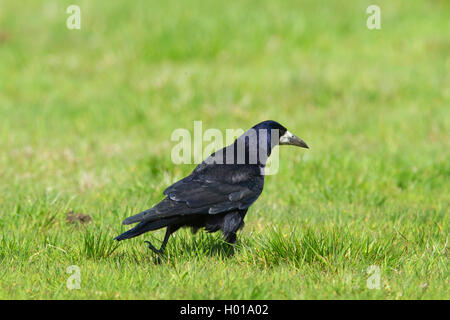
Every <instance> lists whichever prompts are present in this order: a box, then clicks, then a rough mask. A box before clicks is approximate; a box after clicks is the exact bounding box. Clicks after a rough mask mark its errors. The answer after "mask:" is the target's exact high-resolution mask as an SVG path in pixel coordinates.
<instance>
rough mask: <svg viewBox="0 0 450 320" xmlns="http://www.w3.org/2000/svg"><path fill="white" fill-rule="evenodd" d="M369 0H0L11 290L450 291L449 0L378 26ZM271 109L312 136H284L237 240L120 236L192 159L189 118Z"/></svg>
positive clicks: (25, 294) (6, 275)
mask: <svg viewBox="0 0 450 320" xmlns="http://www.w3.org/2000/svg"><path fill="white" fill-rule="evenodd" d="M74 3H75V4H79V5H80V7H81V11H82V22H81V30H68V29H67V28H66V27H65V20H66V18H67V16H68V15H67V14H66V13H65V10H66V7H67V6H68V5H69V4H74ZM370 4H373V2H372V1H344V0H343V1H316V0H310V1H282V2H274V1H250V0H245V1H231V2H230V1H207V2H205V1H196V0H193V1H181V2H180V1H175V0H169V1H164V2H160V1H135V2H133V3H130V2H127V1H72V0H71V1H68V0H67V1H66V0H64V1H56V0H52V1H51V0H43V1H34V0H33V1H31V0H29V1H11V0H2V1H0V195H1V196H0V231H1V232H0V234H1V236H0V265H1V268H0V298H1V299H7V298H9V299H97V298H98V299H110V298H112V299H117V298H119V299H130V298H136V299H197V298H198V299H240V298H243V299H316V298H324V299H354V298H356V299H433V298H437V299H449V298H450V294H449V282H448V279H449V273H448V236H449V203H450V179H449V178H450V160H449V159H450V151H449V150H450V148H449V147H450V139H449V133H450V58H449V57H450V55H449V53H450V40H449V34H448V31H449V29H450V22H449V19H448V18H449V13H450V4H449V2H448V1H445V0H441V1H438V0H435V1H408V5H404V1H387V0H380V1H376V4H378V5H379V6H380V7H381V19H382V20H381V23H382V29H381V30H376V31H370V30H368V29H367V28H366V19H367V16H368V15H367V14H366V13H365V10H366V8H367V6H369V5H370ZM266 119H274V120H277V121H279V122H280V123H282V124H284V125H285V126H286V127H287V128H288V129H289V130H290V131H291V132H293V133H295V134H296V135H298V136H299V137H301V138H303V139H304V140H305V141H306V142H307V143H308V145H310V147H311V149H310V150H306V151H304V150H300V149H296V148H293V147H283V148H281V149H280V158H281V159H280V169H279V172H278V174H277V175H274V176H269V177H267V179H266V185H265V190H264V192H263V194H262V196H261V197H260V198H259V200H258V201H257V202H256V203H255V204H254V205H253V206H252V207H251V209H250V210H249V212H248V214H247V217H246V226H245V228H244V229H243V231H242V232H240V233H239V238H238V243H237V244H236V248H235V255H234V256H231V255H230V250H229V248H227V246H225V245H224V243H223V242H222V240H221V238H220V235H219V234H213V235H211V234H206V233H204V232H199V233H197V234H196V235H192V234H191V233H190V232H188V231H187V230H186V231H180V232H177V233H176V234H175V236H174V237H173V238H171V239H170V241H169V244H168V247H167V252H166V254H165V255H164V256H163V257H161V259H160V260H157V259H155V257H154V255H152V254H151V253H150V252H149V251H148V250H147V248H146V246H145V244H144V243H143V240H145V239H149V240H152V241H153V242H154V243H159V241H161V239H162V237H163V231H158V232H155V233H152V234H146V235H145V236H143V237H140V238H138V239H133V240H130V241H124V242H120V243H118V244H117V243H116V242H114V241H113V240H112V238H113V237H114V236H116V235H118V234H119V233H120V232H123V231H125V230H126V228H125V227H124V226H122V225H121V221H122V219H123V218H125V217H127V216H129V215H132V214H133V213H136V212H139V211H141V210H142V209H147V208H149V207H150V206H152V205H154V204H155V203H157V201H159V200H160V199H162V191H163V190H164V188H165V187H166V186H168V185H169V184H170V183H172V182H174V181H176V180H177V179H180V178H182V177H183V176H185V175H187V174H188V173H189V172H190V171H191V170H192V169H193V167H194V165H174V164H173V163H172V162H171V149H172V147H173V146H174V145H175V144H176V143H175V142H171V141H170V135H171V133H172V132H173V130H175V129H177V128H187V129H189V130H190V131H191V132H192V130H193V121H195V120H202V121H203V128H204V129H207V128H219V129H221V130H224V129H226V128H244V129H245V128H249V127H251V126H252V125H254V124H256V123H257V122H259V121H262V120H266ZM70 211H74V212H76V213H84V214H89V215H90V216H91V217H92V221H91V222H90V223H87V224H83V225H81V224H72V223H68V222H67V221H66V213H67V212H70ZM71 265H76V266H79V267H80V270H81V288H80V289H79V290H69V289H68V288H67V287H66V281H67V279H68V278H69V276H70V274H68V273H66V269H67V267H69V266H71ZM371 266H377V267H378V268H379V270H380V279H381V283H380V289H369V288H368V287H367V281H368V280H370V277H371V275H372V274H371V273H370V272H369V273H368V269H369V268H370V267H371Z"/></svg>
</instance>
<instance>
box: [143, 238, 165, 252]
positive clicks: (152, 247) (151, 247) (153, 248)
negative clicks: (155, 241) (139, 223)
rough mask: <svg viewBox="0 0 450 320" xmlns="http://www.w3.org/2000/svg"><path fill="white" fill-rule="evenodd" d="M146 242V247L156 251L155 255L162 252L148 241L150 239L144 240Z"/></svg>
mask: <svg viewBox="0 0 450 320" xmlns="http://www.w3.org/2000/svg"><path fill="white" fill-rule="evenodd" d="M144 242H145V243H146V244H148V248H149V249H150V250H152V251H153V252H154V253H156V254H157V255H161V254H162V251H161V250H158V249H156V248H155V247H154V246H153V245H152V244H151V243H150V241H147V240H146V241H144Z"/></svg>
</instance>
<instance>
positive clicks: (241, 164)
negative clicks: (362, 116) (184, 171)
mask: <svg viewBox="0 0 450 320" xmlns="http://www.w3.org/2000/svg"><path fill="white" fill-rule="evenodd" d="M278 144H279V145H294V146H299V147H302V148H308V146H307V145H306V143H305V142H304V141H303V140H301V139H300V138H298V137H296V136H295V135H293V134H292V133H290V132H289V131H287V129H286V128H285V127H283V126H282V125H281V124H279V123H278V122H275V121H272V120H268V121H263V122H261V123H258V124H257V125H255V126H254V127H253V128H251V129H249V130H248V131H246V132H245V133H244V134H243V135H242V136H240V137H239V138H237V139H236V140H235V142H234V143H232V144H231V145H229V146H227V147H225V148H223V149H221V150H219V151H216V152H215V153H213V154H212V155H211V156H209V157H208V158H207V159H205V160H204V161H203V162H202V163H200V164H199V165H198V166H197V167H196V168H195V169H194V171H193V172H192V173H191V174H190V175H189V176H187V177H185V178H184V179H181V180H180V181H178V182H176V183H174V184H173V185H171V186H170V187H168V188H167V189H166V190H164V195H165V196H166V197H165V198H164V199H163V200H162V201H161V202H160V203H158V204H157V205H156V206H154V207H153V208H151V209H148V210H146V211H143V212H141V213H138V214H137V215H134V216H131V217H129V218H126V219H125V220H124V221H123V224H126V225H127V224H132V223H137V222H139V224H138V225H136V226H135V227H134V228H133V229H130V230H128V231H127V232H125V233H122V234H121V235H119V236H117V237H116V238H115V240H118V241H120V240H125V239H130V238H134V237H136V236H138V235H140V234H143V233H144V232H147V231H153V230H157V229H161V228H164V227H167V229H166V234H165V236H164V240H163V243H162V245H161V248H160V249H159V250H158V249H156V248H155V247H154V246H153V245H152V244H151V243H150V242H148V241H146V243H148V245H149V249H151V250H152V251H154V252H155V253H157V254H160V253H162V252H163V251H164V248H165V246H166V244H167V241H168V240H169V237H170V235H171V234H172V233H174V232H175V231H177V230H178V229H180V228H181V227H191V228H192V229H193V230H194V231H197V230H198V229H200V228H204V229H205V230H206V231H208V232H216V231H218V230H221V231H222V233H223V236H224V239H225V241H226V242H228V243H230V244H233V243H235V241H236V232H237V231H238V230H239V229H241V228H242V227H243V225H244V217H245V214H246V213H247V210H248V208H249V207H250V206H251V205H252V204H253V202H255V200H256V199H258V197H259V195H260V194H261V192H262V190H263V186H264V168H265V165H266V161H267V159H268V157H269V156H270V153H271V151H272V148H273V147H274V146H276V145H278Z"/></svg>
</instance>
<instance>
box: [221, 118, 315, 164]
mask: <svg viewBox="0 0 450 320" xmlns="http://www.w3.org/2000/svg"><path fill="white" fill-rule="evenodd" d="M276 145H293V146H297V147H302V148H308V145H307V144H306V143H305V142H304V141H303V140H302V139H300V138H298V137H296V136H295V135H293V134H292V133H290V132H289V131H288V130H287V129H286V128H285V127H283V126H282V125H281V124H279V123H278V122H276V121H273V120H267V121H263V122H260V123H258V124H257V125H255V126H254V127H252V128H250V129H249V130H247V131H246V132H245V133H244V134H243V135H241V136H240V137H239V138H237V139H236V141H235V142H234V143H233V144H232V145H230V146H229V147H227V148H231V149H232V150H233V152H231V154H233V155H234V160H233V161H234V162H232V163H250V164H251V163H257V164H259V165H262V166H264V165H265V164H266V161H267V159H268V157H269V156H270V154H271V152H272V149H273V148H274V147H275V146H276ZM230 151H231V150H230ZM225 153H226V154H228V153H229V152H227V151H225ZM227 157H228V155H227ZM227 159H228V158H227ZM227 161H228V160H227ZM227 163H230V162H227Z"/></svg>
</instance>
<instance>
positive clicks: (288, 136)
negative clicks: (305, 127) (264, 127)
mask: <svg viewBox="0 0 450 320" xmlns="http://www.w3.org/2000/svg"><path fill="white" fill-rule="evenodd" d="M283 144H289V145H291V146H297V147H301V148H306V149H309V147H308V145H307V144H306V142H305V141H303V140H302V139H300V138H299V137H297V136H295V135H293V134H292V133H290V132H289V131H286V133H285V134H284V135H282V136H281V137H280V145H283Z"/></svg>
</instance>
